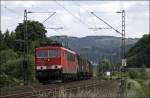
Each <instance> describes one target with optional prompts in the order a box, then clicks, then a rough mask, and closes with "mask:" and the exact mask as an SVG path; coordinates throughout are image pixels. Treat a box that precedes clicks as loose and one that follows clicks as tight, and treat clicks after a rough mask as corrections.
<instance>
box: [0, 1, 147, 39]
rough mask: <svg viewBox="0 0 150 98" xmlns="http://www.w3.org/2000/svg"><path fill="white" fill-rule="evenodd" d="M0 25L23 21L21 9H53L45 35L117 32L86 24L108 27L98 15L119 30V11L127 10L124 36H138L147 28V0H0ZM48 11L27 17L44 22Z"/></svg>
mask: <svg viewBox="0 0 150 98" xmlns="http://www.w3.org/2000/svg"><path fill="white" fill-rule="evenodd" d="M1 5H2V6H1V29H2V31H3V32H4V31H6V29H8V30H14V29H15V28H16V26H17V25H18V23H21V22H23V14H24V10H25V9H27V11H33V12H56V14H55V15H54V16H52V17H51V18H50V19H48V20H47V21H46V22H45V23H44V26H45V27H46V28H60V27H62V28H63V29H59V30H54V29H47V36H53V35H68V36H76V37H84V36H90V35H92V36H102V35H108V36H120V35H119V34H117V33H116V32H115V31H113V30H111V29H102V30H93V29H89V28H108V26H107V25H105V24H104V23H103V22H102V21H100V20H99V19H97V18H96V17H95V16H93V15H92V14H91V13H90V12H95V14H96V15H97V16H99V17H100V18H102V19H103V20H105V21H106V22H108V23H109V24H110V25H111V26H113V27H114V28H116V29H118V30H119V31H121V14H119V13H115V12H116V11H121V10H123V9H124V10H125V12H126V37H132V38H140V37H142V35H143V34H148V32H149V2H148V1H1ZM50 15H51V14H50V13H45V14H44V13H42V14H41V13H40V14H37V13H36V14H28V19H30V20H35V21H39V22H43V21H44V20H45V19H46V18H47V17H48V16H50Z"/></svg>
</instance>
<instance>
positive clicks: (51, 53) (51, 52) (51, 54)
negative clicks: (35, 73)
mask: <svg viewBox="0 0 150 98" xmlns="http://www.w3.org/2000/svg"><path fill="white" fill-rule="evenodd" d="M48 54H49V57H50V58H51V57H60V51H59V50H49V53H48Z"/></svg>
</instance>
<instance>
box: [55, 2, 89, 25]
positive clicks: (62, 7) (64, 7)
mask: <svg viewBox="0 0 150 98" xmlns="http://www.w3.org/2000/svg"><path fill="white" fill-rule="evenodd" d="M55 2H56V4H57V5H59V6H60V7H61V8H63V9H64V10H65V11H67V12H68V13H69V14H70V15H72V16H73V17H74V18H75V19H76V20H78V21H79V22H80V23H82V24H84V25H85V26H87V27H88V24H86V23H85V22H83V21H82V20H81V19H79V18H78V17H76V16H75V15H74V14H73V13H72V12H70V11H69V10H68V9H67V8H66V7H64V6H63V5H61V4H60V3H58V2H57V1H55Z"/></svg>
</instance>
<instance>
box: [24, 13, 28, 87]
mask: <svg viewBox="0 0 150 98" xmlns="http://www.w3.org/2000/svg"><path fill="white" fill-rule="evenodd" d="M23 55H24V60H23V80H24V85H28V32H27V10H24V54H23Z"/></svg>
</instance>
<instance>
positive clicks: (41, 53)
mask: <svg viewBox="0 0 150 98" xmlns="http://www.w3.org/2000/svg"><path fill="white" fill-rule="evenodd" d="M36 56H37V57H40V58H46V57H48V51H37V53H36Z"/></svg>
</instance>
